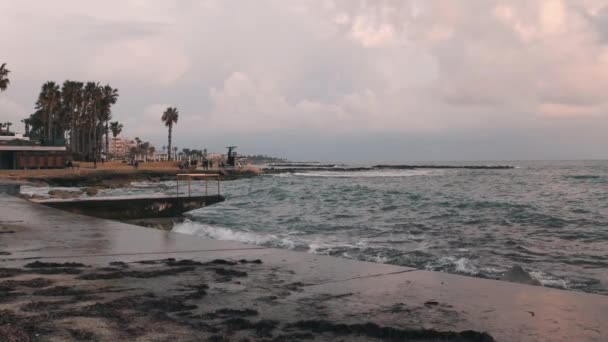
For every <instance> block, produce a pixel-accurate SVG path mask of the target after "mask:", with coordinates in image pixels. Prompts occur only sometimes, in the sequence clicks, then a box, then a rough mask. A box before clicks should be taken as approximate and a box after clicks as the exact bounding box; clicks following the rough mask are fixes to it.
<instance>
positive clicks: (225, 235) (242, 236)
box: [172, 220, 309, 249]
mask: <svg viewBox="0 0 608 342" xmlns="http://www.w3.org/2000/svg"><path fill="white" fill-rule="evenodd" d="M172 231H173V232H176V233H181V234H188V235H195V236H203V237H208V238H211V239H215V240H228V241H238V242H243V243H246V244H253V245H259V246H268V247H279V248H287V249H308V248H309V246H308V245H307V244H304V243H301V242H298V241H296V240H293V239H290V238H288V237H282V236H277V235H274V234H258V233H254V232H248V231H238V230H234V229H229V228H225V227H219V226H211V225H207V224H202V223H198V222H193V221H190V220H185V221H184V222H182V223H179V224H176V225H175V226H174V227H173V230H172Z"/></svg>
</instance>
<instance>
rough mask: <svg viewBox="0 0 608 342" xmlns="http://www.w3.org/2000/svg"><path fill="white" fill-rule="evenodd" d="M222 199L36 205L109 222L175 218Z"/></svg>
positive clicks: (98, 200)
mask: <svg viewBox="0 0 608 342" xmlns="http://www.w3.org/2000/svg"><path fill="white" fill-rule="evenodd" d="M224 200H225V198H224V196H221V195H212V196H189V197H183V196H181V197H180V196H158V197H150V196H142V197H134V196H129V197H96V198H87V199H81V198H77V199H44V200H36V201H35V202H37V203H40V204H44V205H46V206H49V207H52V208H56V209H61V210H65V211H69V212H71V213H75V214H82V215H87V216H93V217H97V218H104V219H112V220H135V219H144V218H166V217H178V216H180V215H182V214H183V213H185V212H188V211H191V210H195V209H199V208H202V207H206V206H208V205H212V204H215V203H219V202H223V201H224Z"/></svg>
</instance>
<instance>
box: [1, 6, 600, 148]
mask: <svg viewBox="0 0 608 342" xmlns="http://www.w3.org/2000/svg"><path fill="white" fill-rule="evenodd" d="M0 12H2V13H3V14H4V18H5V19H3V20H2V21H0V30H1V31H3V32H9V34H4V35H0V46H2V47H3V56H2V57H1V58H5V59H6V62H8V63H9V66H10V67H11V70H13V74H11V77H13V78H15V84H21V85H20V86H18V87H15V88H14V89H12V91H13V92H14V93H11V96H12V97H11V99H13V100H12V106H13V108H12V109H11V110H10V111H19V112H20V113H19V115H21V114H22V113H24V112H25V113H26V112H27V110H26V109H27V108H23V107H24V106H23V105H22V104H23V103H26V101H31V102H32V103H31V105H30V107H33V101H34V99H35V96H36V94H37V92H38V89H39V87H40V84H42V83H43V82H44V81H46V80H48V79H54V80H56V81H58V82H61V81H63V80H64V79H67V78H71V79H82V80H88V79H95V80H99V81H101V82H104V83H105V82H109V83H110V84H112V85H113V86H115V87H118V88H119V89H120V93H121V97H120V99H119V105H118V106H117V107H116V110H115V113H114V114H115V118H116V119H118V120H121V121H124V122H125V124H126V125H125V126H126V127H125V132H126V133H127V132H128V133H127V134H129V135H133V136H135V135H140V136H141V137H142V138H143V137H146V136H149V137H150V138H149V139H155V141H158V142H163V141H164V140H165V139H166V130H165V128H164V127H163V126H162V124H161V123H160V115H161V113H162V111H163V110H164V108H163V107H166V106H168V105H171V106H176V107H178V109H180V113H181V114H180V122H179V123H178V125H177V126H176V130H177V132H178V134H177V136H176V138H177V139H178V140H180V139H181V140H183V141H185V142H184V143H186V141H196V139H198V136H199V134H200V133H201V132H202V131H205V130H209V131H212V132H213V133H214V134H217V136H221V135H222V134H224V135H229V134H231V133H233V132H235V131H238V132H241V134H245V133H252V134H255V133H258V132H260V133H264V134H269V133H272V132H283V131H288V130H295V131H303V132H308V133H310V132H315V133H318V134H336V133H338V134H340V135H344V136H346V135H351V136H357V135H362V134H379V133H381V132H387V131H390V132H398V133H401V134H413V133H415V132H421V133H423V134H426V133H428V134H431V133H433V134H443V135H445V136H450V134H452V132H453V131H459V132H464V131H466V132H472V133H475V132H479V131H480V130H490V129H494V128H496V127H499V128H500V129H502V130H504V131H505V132H507V131H508V130H509V129H514V128H513V127H515V129H517V130H521V129H522V128H524V129H529V130H534V129H535V128H536V127H539V126H543V125H546V126H547V127H553V126H552V124H553V122H554V121H553V120H559V121H560V122H561V121H567V120H569V121H570V122H572V123H575V122H576V123H578V124H580V125H582V126H581V127H585V126H584V125H592V126H593V127H594V128H598V127H600V128H601V127H605V128H607V129H608V111H607V110H606V109H607V108H608V97H605V96H604V93H605V89H608V71H607V70H608V45H606V43H607V42H608V24H607V23H608V20H606V19H605V18H608V14H606V13H608V5H607V4H606V2H605V1H603V0H538V1H502V0H461V1H443V0H362V1H351V0H318V1H291V2H289V3H286V2H284V1H278V0H262V1H255V2H227V1H220V0H205V1H169V0H168V1H162V2H156V1H154V2H153V1H142V0H129V1H118V0H115V1H111V0H109V1H104V2H81V1H76V0H63V1H60V0H58V1H54V2H53V3H50V2H49V3H46V2H44V3H40V2H38V1H33V0H24V1H19V2H2V3H0ZM12 32H18V33H19V34H12ZM0 62H1V61H0ZM2 99H5V100H4V101H5V102H6V101H8V97H7V96H6V95H5V93H3V94H2V95H0V101H2ZM1 103H2V102H0V104H1ZM17 103H21V105H19V104H17ZM16 104H17V106H18V107H20V108H17V107H15V105H16ZM2 106H3V107H4V108H7V106H9V105H7V104H6V103H5V104H4V105H2ZM25 107H28V106H25ZM0 109H2V107H0ZM0 113H2V116H6V115H8V114H5V113H8V110H6V109H5V110H4V112H0ZM0 120H3V119H2V118H0ZM526 127H529V128H526ZM589 127H591V126H589ZM554 129H557V128H554ZM560 129H561V128H560ZM547 132H549V133H546V134H547V135H552V134H553V133H551V130H550V129H548V130H547ZM188 139H190V140H188ZM605 139H608V138H605ZM606 143H608V140H606ZM180 144H182V143H181V142H180Z"/></svg>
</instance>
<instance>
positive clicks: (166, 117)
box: [161, 107, 179, 160]
mask: <svg viewBox="0 0 608 342" xmlns="http://www.w3.org/2000/svg"><path fill="white" fill-rule="evenodd" d="M178 117H179V112H178V111H177V108H175V107H168V108H167V110H165V112H164V113H163V116H162V117H161V120H162V122H163V123H164V124H165V126H167V127H168V128H169V143H168V149H169V156H168V157H169V160H171V133H172V131H173V124H176V123H177V119H178Z"/></svg>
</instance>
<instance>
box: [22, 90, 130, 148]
mask: <svg viewBox="0 0 608 342" xmlns="http://www.w3.org/2000/svg"><path fill="white" fill-rule="evenodd" d="M117 100H118V90H117V89H115V88H112V87H111V86H110V85H105V86H101V85H100V84H99V83H96V82H87V83H86V84H85V83H83V82H77V81H70V80H67V81H65V82H64V83H63V85H62V86H61V88H60V87H59V85H58V84H56V83H55V82H52V81H49V82H46V83H45V84H44V85H43V86H42V88H41V90H40V94H39V95H38V100H37V101H36V111H35V112H34V113H33V114H31V115H30V117H29V118H27V119H24V120H23V123H24V124H25V126H26V135H28V136H29V137H31V138H33V139H39V140H41V141H42V142H43V143H44V144H46V145H54V144H57V143H62V144H63V142H64V141H66V140H67V141H68V143H67V147H68V151H70V152H72V154H73V155H74V156H76V157H77V158H78V159H83V157H84V159H87V160H98V159H99V156H100V154H101V151H102V150H104V149H105V151H108V150H109V134H110V120H111V119H112V106H113V105H114V104H116V102H117ZM120 126H121V127H120V128H121V129H122V125H120ZM119 131H120V130H118V131H117V132H118V133H120V132H119ZM118 133H117V134H116V135H118ZM104 135H105V148H102V139H101V138H102V137H103V136H104Z"/></svg>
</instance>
